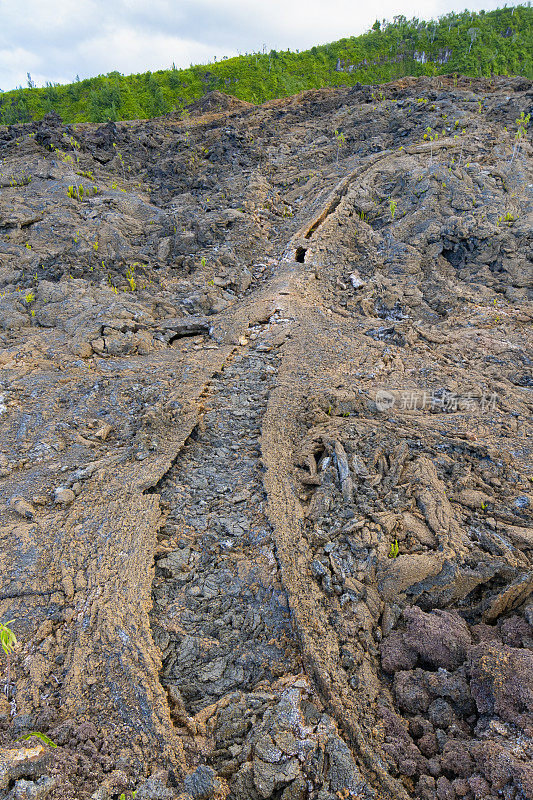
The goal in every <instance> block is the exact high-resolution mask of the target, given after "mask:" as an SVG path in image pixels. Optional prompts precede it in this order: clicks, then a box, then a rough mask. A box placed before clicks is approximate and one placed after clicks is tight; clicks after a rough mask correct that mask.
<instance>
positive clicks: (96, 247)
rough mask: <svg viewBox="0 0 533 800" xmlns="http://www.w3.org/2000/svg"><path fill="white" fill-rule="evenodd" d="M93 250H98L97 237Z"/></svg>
mask: <svg viewBox="0 0 533 800" xmlns="http://www.w3.org/2000/svg"><path fill="white" fill-rule="evenodd" d="M93 250H94V252H95V253H97V252H98V239H95V240H94V242H93Z"/></svg>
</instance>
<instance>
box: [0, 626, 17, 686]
mask: <svg viewBox="0 0 533 800" xmlns="http://www.w3.org/2000/svg"><path fill="white" fill-rule="evenodd" d="M12 623H13V620H10V621H9V622H7V623H6V624H4V623H3V622H0V645H1V647H2V650H3V651H4V653H5V654H6V658H7V685H8V686H9V684H10V683H11V653H12V652H13V650H14V649H15V647H16V645H17V637H16V636H15V634H14V633H13V631H12V630H11V628H10V627H9V626H10V625H11V624H12Z"/></svg>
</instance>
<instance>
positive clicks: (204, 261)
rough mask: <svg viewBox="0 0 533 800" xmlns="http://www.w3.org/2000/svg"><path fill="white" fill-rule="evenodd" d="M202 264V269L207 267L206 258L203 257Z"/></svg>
mask: <svg viewBox="0 0 533 800" xmlns="http://www.w3.org/2000/svg"><path fill="white" fill-rule="evenodd" d="M200 264H201V265H202V267H205V266H206V265H207V259H206V257H205V256H202V257H201V259H200Z"/></svg>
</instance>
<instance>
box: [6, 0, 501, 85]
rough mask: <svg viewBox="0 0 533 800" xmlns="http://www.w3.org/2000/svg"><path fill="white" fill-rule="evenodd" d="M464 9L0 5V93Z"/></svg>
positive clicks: (90, 0) (453, 2)
mask: <svg viewBox="0 0 533 800" xmlns="http://www.w3.org/2000/svg"><path fill="white" fill-rule="evenodd" d="M498 5H499V4H498V3H497V2H494V0H486V2H483V0H471V2H470V3H469V7H470V8H471V9H472V10H479V9H481V8H484V9H486V10H490V9H492V8H496V7H498ZM463 8H464V0H382V1H381V3H380V4H379V6H377V5H372V4H370V3H368V4H364V5H363V4H361V3H357V2H355V1H354V0H328V2H326V1H325V0H305V2H304V0H292V2H287V0H263V2H262V3H260V4H257V5H254V6H253V7H252V6H251V5H250V2H249V0H174V2H172V0H150V2H149V3H148V2H146V0H83V2H80V1H79V0H51V1H50V2H47V3H44V2H43V0H0V88H2V89H4V90H7V89H10V88H13V87H15V86H17V85H19V84H22V85H25V84H26V73H27V72H31V74H32V77H33V79H34V80H35V81H36V83H37V85H43V84H44V83H45V81H52V82H55V81H57V82H60V83H63V82H66V81H71V80H73V79H74V78H75V76H76V75H77V74H78V75H80V77H82V78H84V77H89V76H91V75H98V74H101V73H106V72H111V71H112V70H118V71H119V72H123V73H126V74H127V73H129V72H145V71H147V70H156V69H166V68H168V67H170V66H171V64H172V63H173V62H174V63H175V64H176V65H177V66H178V67H187V66H189V64H190V63H205V62H207V61H211V60H212V59H213V57H214V56H216V57H217V58H221V57H222V56H232V55H236V54H237V53H238V52H243V53H244V52H252V51H257V50H261V49H262V48H263V46H266V48H267V50H270V49H271V48H274V49H276V50H285V49H287V48H291V49H292V50H296V49H300V50H303V49H306V48H308V47H311V46H312V45H314V44H323V43H325V42H330V41H334V40H335V39H339V38H341V37H344V36H353V35H357V34H359V33H362V32H364V31H365V30H368V28H369V27H370V26H371V25H372V23H373V22H374V20H375V19H376V17H379V18H380V19H382V18H387V19H392V17H393V16H394V15H395V14H404V15H405V16H406V17H408V18H409V17H412V16H417V17H420V18H423V19H428V18H430V17H435V16H439V15H441V14H444V13H447V12H448V11H452V10H456V11H460V10H463Z"/></svg>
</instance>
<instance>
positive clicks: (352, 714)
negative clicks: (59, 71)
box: [0, 78, 533, 800]
mask: <svg viewBox="0 0 533 800" xmlns="http://www.w3.org/2000/svg"><path fill="white" fill-rule="evenodd" d="M532 108H533V85H532V83H531V82H530V81H527V80H525V79H494V80H492V81H485V80H483V81H482V80H478V81H475V80H473V81H470V80H469V79H459V80H458V81H457V80H454V79H449V80H448V79H445V78H442V79H438V80H430V79H429V78H421V79H406V80H403V81H399V82H396V83H393V84H386V85H383V86H380V87H375V86H374V87H364V88H352V89H347V88H344V89H338V90H319V91H313V92H307V93H304V94H301V95H298V96H296V97H292V98H288V99H283V100H275V101H271V102H269V103H266V104H265V105H262V106H258V107H255V106H251V105H248V104H246V103H241V102H238V101H235V100H234V99H228V98H226V97H225V96H223V95H219V94H216V93H215V94H213V95H210V96H209V97H208V98H204V99H203V100H202V101H200V102H199V103H198V105H197V106H192V107H191V108H190V117H189V118H187V119H185V120H184V119H181V118H179V117H178V116H177V115H169V116H167V117H161V118H159V119H154V120H152V121H149V122H130V123H117V124H115V123H108V124H105V125H100V126H98V125H89V124H79V125H75V126H64V125H62V124H61V122H60V121H59V120H58V119H57V118H56V117H54V116H48V117H46V118H45V119H44V120H43V121H42V122H40V123H32V124H29V125H24V126H22V125H21V126H11V127H9V128H0V156H1V158H2V165H1V174H0V187H1V189H0V233H1V240H0V280H1V287H0V294H1V297H0V346H1V349H0V376H1V386H0V394H1V405H0V440H1V453H0V469H1V477H2V483H1V488H0V491H1V503H2V526H1V529H0V536H1V549H0V565H1V575H2V581H1V584H0V621H2V622H4V623H10V627H11V628H12V629H13V631H14V632H15V634H16V636H17V638H18V640H19V644H18V647H17V649H16V650H15V653H14V654H13V656H12V658H11V663H10V666H9V670H8V668H7V663H6V661H4V662H3V664H2V669H3V672H2V681H3V684H4V687H5V691H4V698H5V699H1V700H0V797H1V798H6V799H7V798H9V800H19V798H26V797H27V798H49V800H66V799H68V800H70V798H72V800H78V799H79V800H85V798H89V797H92V798H94V800H111V799H113V800H116V799H117V798H119V797H120V796H124V797H125V798H127V799H128V800H129V798H131V797H133V792H136V795H135V797H136V800H149V798H152V800H157V798H161V800H163V798H181V800H191V798H194V799H195V800H202V798H203V800H209V798H211V799H212V800H214V798H219V799H220V798H231V800H237V799H238V800H261V799H262V800H269V798H271V799H272V800H311V799H313V800H337V799H338V798H345V800H347V799H348V798H375V799H376V800H378V798H387V800H388V799H389V798H391V799H394V800H400V798H402V800H406V799H407V798H420V800H455V798H465V800H474V798H475V800H478V798H483V799H484V800H485V799H486V798H488V799H489V800H496V798H500V797H505V798H506V800H524V798H531V797H533V771H532V767H531V763H532V755H533V743H532V736H533V689H532V687H533V652H532V650H533V627H532V626H533V601H532V594H533V570H532V551H533V526H532V520H533V489H532V479H533V470H532V459H531V451H532V444H531V443H532V425H531V411H532V405H533V402H532V397H531V388H532V385H533V376H532V370H531V363H532V362H531V359H532V354H531V322H532V319H533V304H532V297H531V277H532V261H533V237H532V221H533V213H532V209H533V206H532V195H531V186H532V176H533V162H532V150H531V144H530V142H529V139H528V135H529V134H528V130H527V124H528V120H527V115H528V114H530V112H531V110H532ZM520 119H521V120H522V122H518V123H517V120H520ZM11 621H12V622H11ZM35 733H40V734H44V735H45V736H46V737H48V738H49V739H51V740H52V741H53V743H55V744H56V745H57V747H55V748H53V747H51V746H50V745H49V744H47V742H46V741H43V739H42V738H41V739H39V738H38V737H37V738H36V737H35V736H31V735H30V734H35ZM23 736H26V737H27V738H26V739H25V740H24V739H21V737H23ZM28 737H29V738H28Z"/></svg>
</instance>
